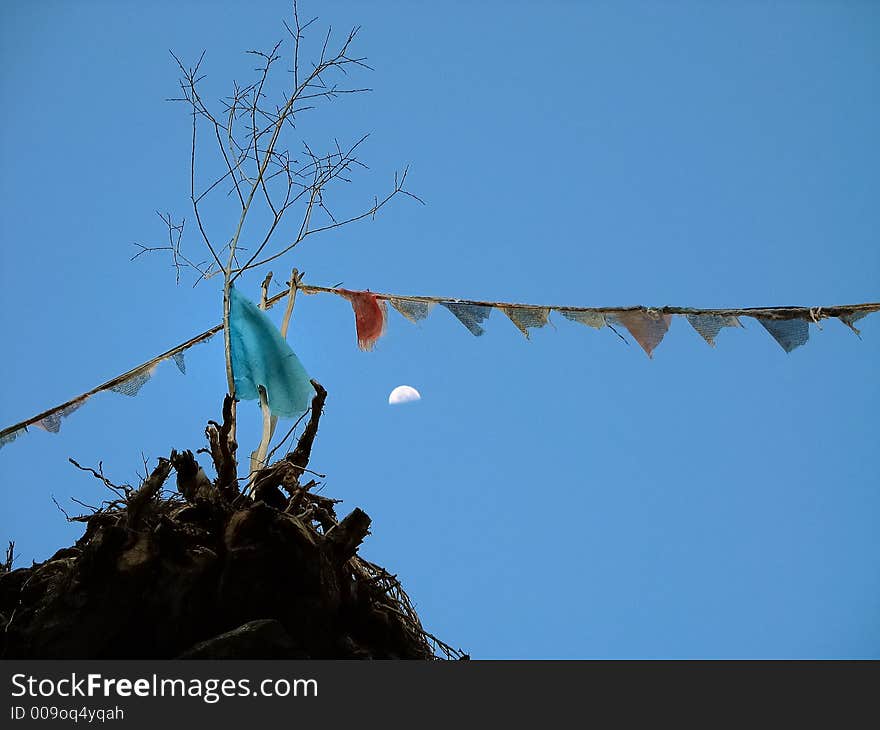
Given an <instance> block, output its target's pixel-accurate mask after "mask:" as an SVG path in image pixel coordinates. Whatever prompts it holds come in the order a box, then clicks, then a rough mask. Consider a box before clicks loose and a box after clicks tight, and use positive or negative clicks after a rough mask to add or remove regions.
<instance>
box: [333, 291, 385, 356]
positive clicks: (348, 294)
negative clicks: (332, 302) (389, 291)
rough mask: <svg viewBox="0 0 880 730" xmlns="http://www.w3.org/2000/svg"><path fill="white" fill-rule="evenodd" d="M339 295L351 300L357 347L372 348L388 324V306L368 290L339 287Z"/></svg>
mask: <svg viewBox="0 0 880 730" xmlns="http://www.w3.org/2000/svg"><path fill="white" fill-rule="evenodd" d="M339 294H340V296H342V297H344V298H345V299H348V301H349V302H351V308H352V309H353V310H354V323H355V327H356V328H357V337H358V347H360V348H361V349H362V350H372V349H373V348H374V347H375V346H376V341H377V340H378V339H379V338H380V337H381V336H382V335H384V334H385V328H386V327H387V324H388V307H387V306H386V305H385V302H384V300H379V299H377V298H376V295H375V294H373V293H372V292H368V291H349V290H348V289H340V290H339Z"/></svg>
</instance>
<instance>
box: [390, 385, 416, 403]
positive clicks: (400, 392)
mask: <svg viewBox="0 0 880 730" xmlns="http://www.w3.org/2000/svg"><path fill="white" fill-rule="evenodd" d="M421 399H422V396H421V395H420V394H419V391H417V390H416V389H415V388H413V387H412V386H411V385H398V386H397V387H396V388H395V389H394V390H392V391H391V395H389V396H388V404H389V405H392V406H397V405H400V404H401V403H415V402H416V401H417V400H421Z"/></svg>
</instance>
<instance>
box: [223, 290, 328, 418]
mask: <svg viewBox="0 0 880 730" xmlns="http://www.w3.org/2000/svg"><path fill="white" fill-rule="evenodd" d="M229 343H230V349H231V351H232V375H233V379H234V381H235V396H236V398H238V399H239V400H258V399H259V397H260V393H259V390H258V387H259V386H261V385H262V386H263V388H265V389H266V399H267V401H268V403H269V411H270V412H271V413H272V414H273V415H275V416H281V417H283V418H284V417H286V418H290V417H293V416H298V415H299V414H301V413H302V412H303V411H305V410H306V409H307V408H308V407H309V402H310V401H311V399H312V397H313V396H314V394H315V389H314V388H313V387H312V384H311V382H309V376H308V373H306V370H305V368H304V367H303V366H302V363H301V362H300V361H299V358H298V357H297V356H296V353H294V351H293V350H292V349H290V345H289V344H288V343H287V340H285V339H284V338H283V337H282V336H281V332H279V331H278V328H277V327H276V326H275V325H274V323H273V322H272V320H271V319H269V316H268V315H267V314H266V313H265V312H264V311H263V310H262V309H260V308H259V307H258V306H257V305H256V304H254V303H253V302H252V301H250V300H249V299H248V298H247V297H245V296H244V295H242V294H239V293H238V290H237V289H236V288H235V287H231V288H230V290H229Z"/></svg>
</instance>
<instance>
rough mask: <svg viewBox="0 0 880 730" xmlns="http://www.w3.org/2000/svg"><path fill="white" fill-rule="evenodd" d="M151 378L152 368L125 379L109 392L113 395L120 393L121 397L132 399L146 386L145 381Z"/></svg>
mask: <svg viewBox="0 0 880 730" xmlns="http://www.w3.org/2000/svg"><path fill="white" fill-rule="evenodd" d="M151 377H153V368H152V367H151V368H147V369H146V370H141V371H140V372H138V373H135V374H134V375H132V376H131V377H130V378H126V379H125V380H123V381H122V382H121V383H118V384H116V385H114V386H113V387H112V388H110V390H112V391H113V392H114V393H121V394H122V395H127V396H128V397H129V398H134V397H135V396H136V395H137V394H138V393H139V392H140V390H141V388H143V387H144V386H145V385H146V384H147V381H148V380H149V379H150V378H151Z"/></svg>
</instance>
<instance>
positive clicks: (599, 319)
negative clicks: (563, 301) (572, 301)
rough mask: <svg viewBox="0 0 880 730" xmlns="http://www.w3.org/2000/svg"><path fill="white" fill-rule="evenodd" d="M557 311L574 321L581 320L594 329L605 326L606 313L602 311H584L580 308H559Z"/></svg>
mask: <svg viewBox="0 0 880 730" xmlns="http://www.w3.org/2000/svg"><path fill="white" fill-rule="evenodd" d="M556 311H557V312H559V313H560V314H561V315H562V316H563V317H565V318H566V319H569V320H571V321H572V322H580V323H581V324H585V325H587V327H592V328H593V329H597V330H600V329H602V328H603V327H604V326H605V315H604V314H602V312H584V311H581V310H578V309H557V310H556Z"/></svg>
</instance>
